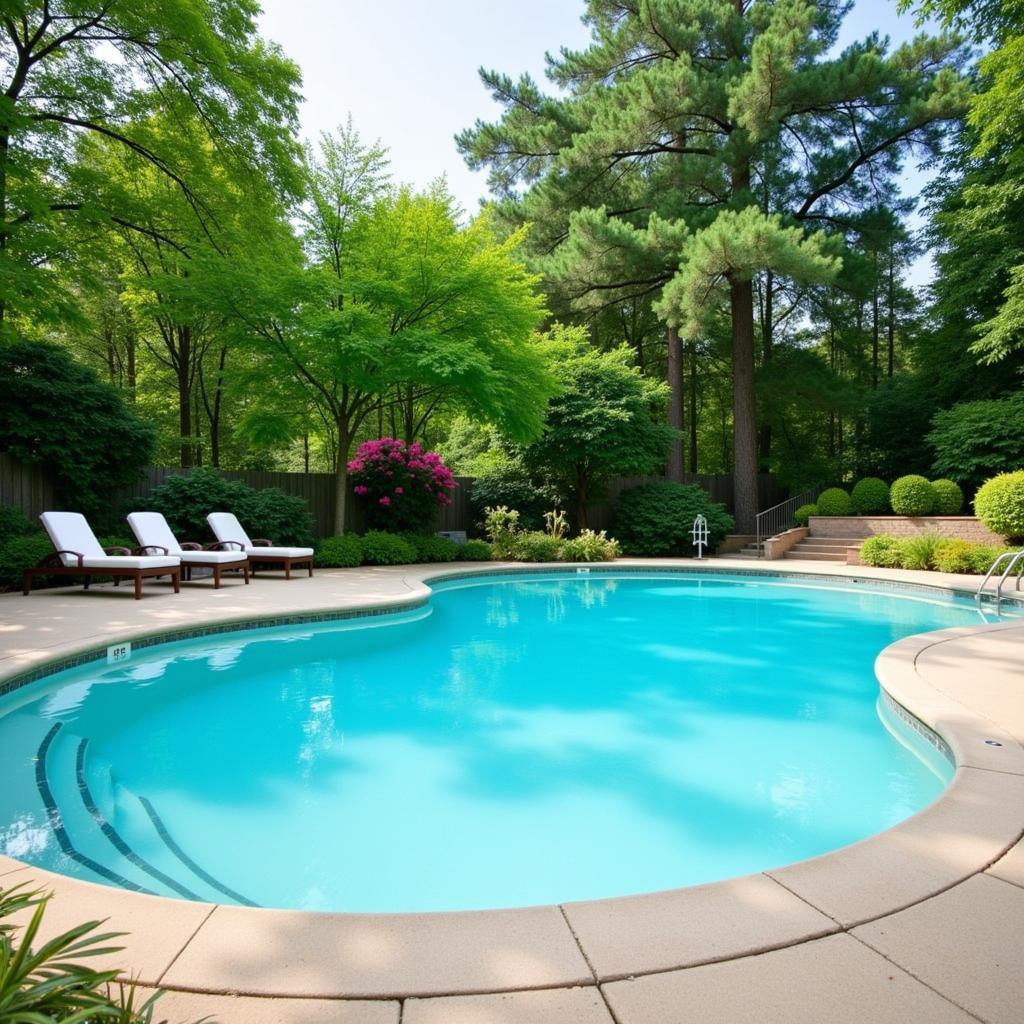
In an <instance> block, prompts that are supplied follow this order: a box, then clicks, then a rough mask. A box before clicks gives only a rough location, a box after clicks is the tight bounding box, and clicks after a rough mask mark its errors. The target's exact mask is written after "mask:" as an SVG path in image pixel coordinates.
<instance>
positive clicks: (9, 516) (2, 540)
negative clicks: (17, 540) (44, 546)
mask: <svg viewBox="0 0 1024 1024" xmlns="http://www.w3.org/2000/svg"><path fill="white" fill-rule="evenodd" d="M35 529H36V527H35V526H33V525H32V524H31V523H30V522H29V521H28V517H27V516H26V515H25V513H24V512H22V511H21V509H20V508H16V507H15V506H14V505H0V545H3V544H6V543H7V541H9V540H10V539H11V538H12V537H24V536H25V535H26V534H28V533H32V532H33V531H34V530H35Z"/></svg>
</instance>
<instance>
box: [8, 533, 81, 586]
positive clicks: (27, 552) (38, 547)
mask: <svg viewBox="0 0 1024 1024" xmlns="http://www.w3.org/2000/svg"><path fill="white" fill-rule="evenodd" d="M52 551H53V544H52V543H51V541H50V538H49V537H47V535H46V534H45V533H43V532H42V531H37V532H33V533H28V534H24V535H22V536H16V537H9V538H8V539H7V540H6V541H4V542H3V543H2V544H0V590H20V589H21V582H22V573H23V572H24V570H25V569H30V568H31V567H32V566H33V565H36V564H38V563H39V562H40V561H41V560H42V559H43V558H45V557H46V556H47V555H49V554H51V553H52ZM56 579H57V577H50V578H49V580H48V579H47V577H44V576H37V577H36V580H35V583H33V586H39V585H42V584H44V583H45V582H49V581H50V580H56ZM63 582H64V583H66V582H67V580H66V579H65V580H64V581H63Z"/></svg>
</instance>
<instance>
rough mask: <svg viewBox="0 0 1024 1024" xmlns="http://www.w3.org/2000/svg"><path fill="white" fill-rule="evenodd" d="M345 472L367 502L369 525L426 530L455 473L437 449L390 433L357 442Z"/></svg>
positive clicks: (448, 493)
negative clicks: (359, 443)
mask: <svg viewBox="0 0 1024 1024" xmlns="http://www.w3.org/2000/svg"><path fill="white" fill-rule="evenodd" d="M348 472H349V479H350V482H351V483H352V490H353V492H354V493H355V494H356V495H358V496H359V497H360V498H361V499H362V500H363V502H364V503H365V505H366V521H367V525H368V526H370V527H371V528H373V529H375V530H388V531H391V532H394V533H404V532H409V533H424V532H426V531H428V530H429V529H430V527H431V526H432V524H433V522H434V517H435V515H436V514H437V509H438V508H439V507H441V506H444V505H450V504H451V500H452V499H451V493H452V491H453V490H454V489H455V478H454V477H453V476H452V473H451V470H450V469H449V468H448V467H447V466H446V465H445V464H444V463H443V462H442V461H441V456H440V455H438V454H437V452H425V451H424V450H423V449H422V448H421V447H420V445H419V444H417V443H416V442H413V443H412V444H410V445H407V444H406V443H405V442H404V441H399V440H397V439H396V438H393V437H381V438H378V439H377V440H376V441H366V442H364V443H363V444H361V445H360V446H359V448H358V449H357V450H356V457H355V458H354V459H353V460H352V461H351V462H350V463H349V464H348Z"/></svg>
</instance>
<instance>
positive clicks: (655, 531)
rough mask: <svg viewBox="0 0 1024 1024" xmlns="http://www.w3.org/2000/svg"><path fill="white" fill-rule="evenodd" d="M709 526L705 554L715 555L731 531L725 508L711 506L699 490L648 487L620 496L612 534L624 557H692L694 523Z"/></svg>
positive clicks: (664, 485)
mask: <svg viewBox="0 0 1024 1024" xmlns="http://www.w3.org/2000/svg"><path fill="white" fill-rule="evenodd" d="M699 515H702V516H704V517H705V518H706V519H707V522H708V550H709V551H711V552H714V551H715V550H716V549H717V547H718V545H719V544H721V543H722V541H723V540H724V539H725V536H726V534H728V533H729V532H730V531H731V530H732V529H733V525H734V524H733V519H732V516H730V515H729V514H728V513H727V512H726V511H725V508H724V506H722V505H719V504H717V503H715V502H713V501H712V500H711V499H710V498H709V497H708V495H707V492H706V491H704V490H703V489H702V488H700V487H694V486H691V485H687V484H676V483H669V482H663V483H651V484H641V485H640V486H639V487H631V488H629V489H628V490H625V491H623V492H622V494H620V495H619V500H618V504H617V506H616V509H615V523H614V526H613V528H612V532H613V534H614V535H615V537H616V538H617V539H618V541H619V543H620V544H621V545H622V550H623V551H624V552H625V553H626V554H627V555H651V556H683V557H686V556H692V555H694V554H695V553H696V550H695V548H694V546H693V537H692V533H691V531H692V529H693V521H694V519H696V517H697V516H699Z"/></svg>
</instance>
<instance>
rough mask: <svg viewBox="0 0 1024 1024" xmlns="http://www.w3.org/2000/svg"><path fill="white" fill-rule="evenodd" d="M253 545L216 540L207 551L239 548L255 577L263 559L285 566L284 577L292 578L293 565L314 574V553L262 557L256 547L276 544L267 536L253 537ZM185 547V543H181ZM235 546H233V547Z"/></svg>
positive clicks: (267, 563)
mask: <svg viewBox="0 0 1024 1024" xmlns="http://www.w3.org/2000/svg"><path fill="white" fill-rule="evenodd" d="M252 545H253V546H252V547H251V548H247V547H246V546H245V545H244V544H243V543H242V542H241V541H240V540H215V541H214V542H213V543H212V544H207V545H206V550H207V551H231V550H233V548H238V550H239V551H242V552H244V553H245V556H246V559H247V560H248V563H249V570H250V571H251V572H252V574H253V577H255V576H256V563H257V562H260V561H262V563H263V564H264V565H276V566H283V567H284V578H285V579H286V580H290V579H291V578H292V566H293V565H304V566H306V568H307V569H308V570H309V575H310V576H312V575H313V556H312V555H298V556H292V555H270V556H268V557H266V558H264V559H261V558H260V553H259V551H257V550H255V549H256V548H272V547H273V546H274V545H273V544H272V543H271V542H270V541H269V540H267V538H266V537H253V539H252ZM181 546H182V547H185V545H184V544H182V545H181ZM232 546H233V547H232Z"/></svg>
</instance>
